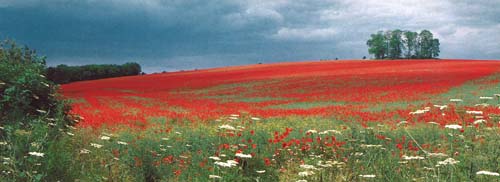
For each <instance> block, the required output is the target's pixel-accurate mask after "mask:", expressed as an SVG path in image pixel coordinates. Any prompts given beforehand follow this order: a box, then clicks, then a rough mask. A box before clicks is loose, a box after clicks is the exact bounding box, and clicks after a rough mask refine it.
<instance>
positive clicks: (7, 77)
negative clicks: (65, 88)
mask: <svg viewBox="0 0 500 182" xmlns="http://www.w3.org/2000/svg"><path fill="white" fill-rule="evenodd" d="M57 89H58V88H57V86H55V85H54V84H53V83H52V82H50V81H49V80H47V78H46V76H45V58H44V57H39V56H37V55H36V53H35V51H32V50H30V49H29V48H27V47H24V48H20V47H18V46H17V45H16V43H15V42H13V41H3V42H1V43H0V126H1V127H0V142H2V144H3V145H0V156H1V159H3V164H4V165H2V166H1V167H0V171H3V173H2V175H1V176H0V181H43V180H44V179H45V178H46V177H47V176H49V175H50V173H48V172H49V171H51V170H53V169H54V166H53V165H51V164H50V163H49V162H48V161H51V160H54V158H59V156H57V155H58V154H60V153H55V154H54V157H48V155H45V154H47V151H48V150H49V148H51V147H52V145H53V144H54V143H57V140H58V139H59V138H60V137H61V134H62V133H63V132H61V131H67V130H68V128H70V127H71V125H73V124H74V120H73V119H72V118H71V117H70V116H69V115H68V111H69V107H68V105H67V104H66V103H65V101H63V100H62V99H61V98H60V96H58V94H57ZM30 152H36V153H31V154H30Z"/></svg>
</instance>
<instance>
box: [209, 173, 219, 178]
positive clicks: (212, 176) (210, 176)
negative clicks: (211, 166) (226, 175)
mask: <svg viewBox="0 0 500 182" xmlns="http://www.w3.org/2000/svg"><path fill="white" fill-rule="evenodd" d="M208 178H210V179H221V178H222V177H220V176H217V175H212V174H211V175H208Z"/></svg>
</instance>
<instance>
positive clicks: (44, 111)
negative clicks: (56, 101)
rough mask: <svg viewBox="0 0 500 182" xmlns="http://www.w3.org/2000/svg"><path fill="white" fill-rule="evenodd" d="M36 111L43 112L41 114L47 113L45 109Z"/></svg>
mask: <svg viewBox="0 0 500 182" xmlns="http://www.w3.org/2000/svg"><path fill="white" fill-rule="evenodd" d="M36 112H39V113H41V114H45V113H47V111H44V110H41V109H37V110H36Z"/></svg>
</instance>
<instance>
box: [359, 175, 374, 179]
mask: <svg viewBox="0 0 500 182" xmlns="http://www.w3.org/2000/svg"><path fill="white" fill-rule="evenodd" d="M359 177H362V178H374V177H377V176H375V175H374V174H365V175H359Z"/></svg>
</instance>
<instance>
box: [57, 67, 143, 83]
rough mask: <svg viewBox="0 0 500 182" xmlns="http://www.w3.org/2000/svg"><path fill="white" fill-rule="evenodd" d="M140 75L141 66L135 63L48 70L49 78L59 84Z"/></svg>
mask: <svg viewBox="0 0 500 182" xmlns="http://www.w3.org/2000/svg"><path fill="white" fill-rule="evenodd" d="M139 74H141V66H140V65H139V64H138V63H134V62H132V63H125V64H123V65H115V64H101V65H97V64H91V65H84V66H67V65H64V64H62V65H58V66H56V67H49V68H48V69H47V78H48V79H49V80H51V81H53V82H54V83H58V84H64V83H70V82H75V81H83V80H95V79H102V78H112V77H120V76H130V75H139Z"/></svg>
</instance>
